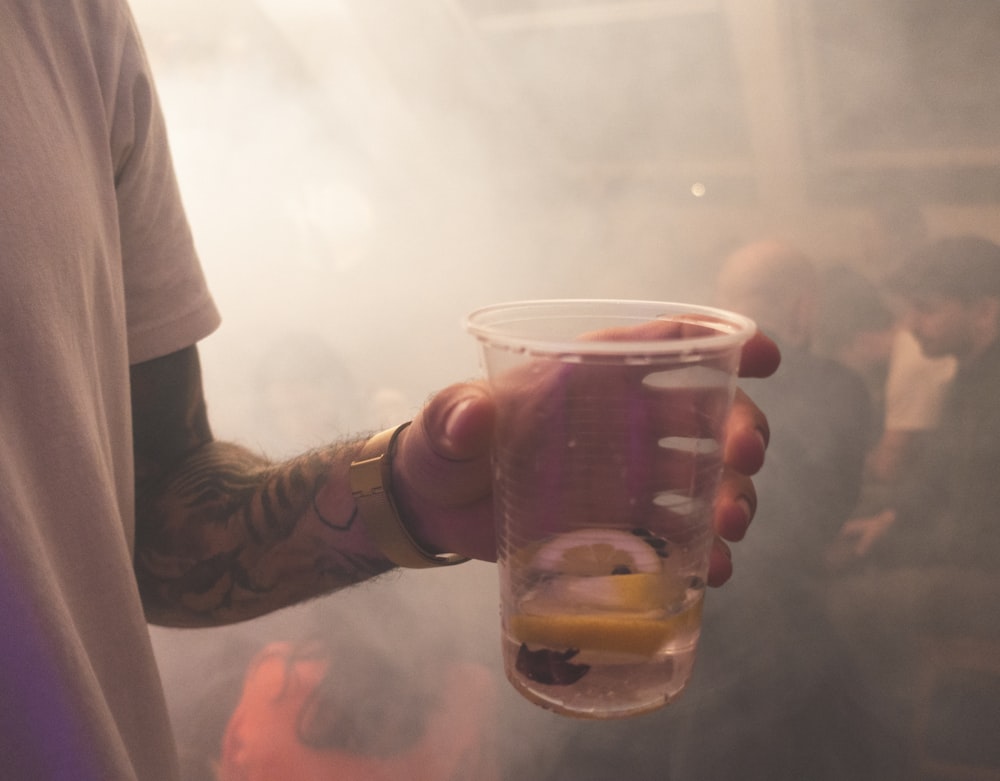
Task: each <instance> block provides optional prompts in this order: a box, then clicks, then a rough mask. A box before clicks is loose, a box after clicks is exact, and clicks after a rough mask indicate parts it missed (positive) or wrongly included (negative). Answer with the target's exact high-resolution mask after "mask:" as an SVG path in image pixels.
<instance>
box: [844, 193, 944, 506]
mask: <svg viewBox="0 0 1000 781" xmlns="http://www.w3.org/2000/svg"><path fill="white" fill-rule="evenodd" d="M927 241H928V230H927V223H926V220H925V219H924V214H923V211H922V210H921V209H920V207H919V205H918V204H916V203H912V202H910V201H908V200H907V199H905V198H899V199H896V200H890V201H889V202H886V203H884V204H882V205H881V206H879V207H878V208H876V209H874V210H873V212H872V224H871V230H870V231H869V233H868V235H867V240H866V242H865V244H866V249H865V252H864V259H865V261H866V264H867V268H868V269H869V273H870V275H871V279H872V281H873V282H874V283H875V285H876V286H877V287H878V288H879V290H880V291H882V294H883V296H885V298H886V300H887V301H888V303H889V304H890V305H892V304H893V300H894V296H892V295H891V291H890V290H888V289H887V287H891V285H890V284H888V283H889V281H890V280H892V279H893V278H894V276H895V275H896V274H898V273H899V270H900V268H901V267H902V265H903V264H904V263H905V262H906V261H907V259H908V258H910V256H911V255H912V254H913V253H914V252H915V251H916V250H917V249H918V248H920V247H922V246H923V245H925V244H926V243H927ZM954 373H955V359H954V356H951V355H927V354H926V353H925V352H924V351H923V350H922V349H921V348H920V345H919V344H918V343H917V341H916V339H915V338H914V336H913V334H912V333H911V331H910V329H908V328H907V327H906V323H905V322H904V320H903V317H901V316H900V317H897V326H896V329H895V335H894V338H893V341H892V346H891V348H890V354H889V366H888V375H887V377H886V384H885V392H884V396H883V399H884V401H883V405H884V406H883V415H884V417H883V425H882V434H881V437H880V438H879V441H878V444H876V445H875V447H874V448H873V449H872V453H871V456H870V457H869V460H868V472H869V477H870V478H871V480H872V481H873V483H876V484H881V485H882V486H891V485H892V484H893V483H894V482H895V481H896V480H897V479H899V478H900V476H901V475H903V474H904V473H906V472H907V471H909V470H910V468H911V467H912V466H913V464H914V462H915V461H916V460H917V459H918V458H919V456H920V453H921V451H922V449H923V448H924V447H925V445H926V444H927V439H928V438H929V437H930V436H931V433H932V432H933V431H934V429H936V428H937V425H938V418H939V416H940V414H941V404H942V403H943V400H944V397H945V393H946V392H947V388H948V384H949V383H950V382H951V378H952V376H954Z"/></svg>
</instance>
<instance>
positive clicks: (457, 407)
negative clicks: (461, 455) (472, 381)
mask: <svg viewBox="0 0 1000 781" xmlns="http://www.w3.org/2000/svg"><path fill="white" fill-rule="evenodd" d="M471 403H472V399H470V398H468V397H466V398H464V399H459V400H458V401H457V402H455V403H454V404H453V405H452V406H451V409H449V410H448V414H447V416H446V417H445V420H444V438H445V442H446V443H447V445H448V447H454V446H455V444H456V442H457V439H458V435H459V430H460V428H461V422H462V415H463V413H464V412H465V410H466V409H468V407H469V405H470V404H471Z"/></svg>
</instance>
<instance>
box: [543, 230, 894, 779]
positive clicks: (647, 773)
mask: <svg viewBox="0 0 1000 781" xmlns="http://www.w3.org/2000/svg"><path fill="white" fill-rule="evenodd" d="M817 284H818V274H817V270H816V268H815V265H814V263H813V261H812V260H811V259H810V258H809V257H807V256H806V255H805V254H804V253H803V252H802V251H801V250H799V249H798V248H796V247H794V246H791V245H789V244H787V243H785V242H781V241H777V240H763V241H757V242H753V243H751V244H747V245H744V246H742V247H740V248H739V249H737V250H736V251H735V252H733V253H731V254H730V255H729V256H727V257H726V258H725V259H724V262H723V264H722V266H721V268H720V271H719V272H718V275H717V278H716V294H715V295H716V298H715V300H716V303H717V304H718V305H719V306H722V307H725V308H727V309H730V310H734V311H737V312H740V313H742V314H745V315H747V316H749V317H751V318H754V319H755V320H756V321H757V322H758V324H759V325H760V327H761V328H763V329H764V330H765V331H766V332H767V333H769V334H771V335H773V337H774V339H775V341H776V342H777V343H778V344H779V346H780V348H781V352H782V362H781V366H780V367H779V369H778V371H777V372H776V373H775V374H774V376H773V377H771V378H770V379H769V381H768V383H767V384H766V386H765V385H763V384H756V383H753V382H752V381H750V382H747V381H743V382H741V386H742V387H744V388H745V389H746V390H747V391H748V392H749V393H751V394H753V395H754V398H756V399H759V401H760V403H761V404H762V408H763V409H764V410H765V411H766V412H767V414H768V421H769V424H770V426H771V440H770V445H769V448H768V463H767V466H766V467H765V468H764V469H763V470H761V472H760V474H759V475H758V476H757V484H758V485H759V487H760V494H759V501H758V504H757V515H758V517H760V518H766V519H767V524H766V526H767V528H766V529H763V528H761V529H759V530H757V533H755V534H754V535H753V536H752V537H751V538H749V539H747V540H745V541H744V542H743V543H742V548H741V549H742V550H743V551H744V552H745V555H746V557H747V560H748V561H749V562H750V565H749V566H747V567H746V568H741V569H740V572H739V573H738V575H737V578H738V582H739V585H740V588H739V589H733V590H732V591H730V592H728V593H720V594H718V595H711V596H710V597H709V598H707V599H706V600H705V607H704V611H705V613H704V620H703V624H702V633H701V640H700V641H699V647H698V657H697V661H696V663H695V669H694V677H693V679H692V681H691V684H690V685H689V686H688V688H687V690H686V691H685V693H684V695H683V696H682V697H681V698H679V700H678V701H677V702H676V703H672V704H671V705H670V707H669V708H666V709H664V710H662V711H659V712H656V713H653V714H649V715H648V716H643V717H641V718H640V719H638V720H630V722H629V723H627V724H602V725H599V726H589V725H579V726H576V727H575V728H574V730H573V734H572V735H570V736H569V737H566V738H564V740H565V747H564V749H563V752H562V754H561V757H562V764H560V765H558V766H557V767H556V769H555V770H554V771H553V772H552V774H551V775H548V776H544V778H551V779H553V781H556V780H557V779H562V778H570V777H571V778H574V779H577V780H578V781H601V780H602V779H608V778H629V779H632V780H633V781H663V780H664V779H678V781H687V780H688V779H699V780H700V779H706V780H707V779H731V778H733V779H735V778H739V779H742V780H743V781H799V779H810V781H822V780H824V779H829V781H843V779H848V778H849V779H852V780H856V779H867V780H870V781H886V779H889V778H894V776H893V775H892V772H893V771H892V768H891V766H890V763H891V761H892V760H891V758H888V757H883V756H881V755H880V752H881V751H882V748H883V745H884V741H883V740H882V737H881V735H879V734H877V733H876V732H875V731H874V729H873V727H872V725H871V724H869V722H868V720H867V718H866V716H865V712H864V708H863V705H862V703H861V702H860V701H859V699H860V697H861V696H863V695H862V693H860V692H857V691H855V690H854V689H852V687H851V686H850V683H851V675H850V667H849V665H847V664H845V662H844V655H843V654H842V653H841V652H840V650H839V648H838V646H837V644H836V635H835V633H834V631H833V627H832V626H831V625H830V622H829V618H828V616H827V613H826V609H827V599H826V589H827V575H826V568H825V567H824V564H823V562H824V555H825V551H826V548H827V546H828V545H829V544H830V543H831V542H832V541H833V540H834V539H835V538H836V535H837V532H838V530H839V529H840V527H841V525H842V524H843V523H844V521H845V520H847V519H848V518H849V517H850V515H851V513H852V512H853V511H854V508H855V502H856V501H857V499H858V496H859V494H860V491H861V484H862V473H863V470H864V462H865V457H866V454H867V452H868V449H869V447H870V445H871V444H872V441H873V412H872V404H871V400H870V398H869V394H868V391H867V389H866V387H865V384H864V382H863V381H862V379H861V378H860V377H859V376H858V375H857V374H855V373H854V372H852V371H851V370H849V369H847V368H845V367H844V366H842V365H841V364H839V363H837V362H835V361H834V360H832V359H830V358H826V357H822V356H820V355H817V354H816V353H815V352H814V350H813V346H812V341H813V337H814V334H815V329H816V327H817V322H816V321H817V316H818V312H817V305H818V297H819V290H818V287H817ZM733 711H736V712H739V713H740V714H741V717H740V718H739V719H736V720H729V719H722V715H723V714H725V713H729V712H733ZM723 721H724V723H723ZM662 735H675V736H677V739H676V740H669V741H664V740H663V739H662ZM567 767H568V768H570V770H569V772H567V770H566V768H567ZM561 773H567V774H566V775H561Z"/></svg>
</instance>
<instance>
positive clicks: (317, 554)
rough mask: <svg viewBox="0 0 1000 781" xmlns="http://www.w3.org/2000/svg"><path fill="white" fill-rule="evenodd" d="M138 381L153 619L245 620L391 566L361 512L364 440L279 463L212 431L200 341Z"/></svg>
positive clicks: (140, 498)
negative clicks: (358, 480)
mask: <svg viewBox="0 0 1000 781" xmlns="http://www.w3.org/2000/svg"><path fill="white" fill-rule="evenodd" d="M131 379H132V416H133V432H134V440H135V443H134V444H135V448H134V449H135V468H136V550H135V570H136V576H137V578H138V581H139V587H140V590H141V593H142V597H143V603H144V605H145V606H146V611H147V616H148V618H149V620H150V621H153V622H155V623H164V624H173V625H186V626H200V625H209V624H218V623H225V622H231V621H240V620H243V619H246V618H251V617H253V616H256V615H260V614H262V613H266V612H268V611H270V610H274V609H276V608H279V607H283V606H284V605H287V604H291V603H293V602H297V601H301V600H303V599H307V598H309V597H312V596H317V595H319V594H323V593H326V592H329V591H332V590H334V589H337V588H340V587H342V586H345V585H348V584H350V583H356V582H358V581H360V580H364V579H365V578H369V577H372V576H373V575H376V574H378V573H380V572H383V571H385V570H386V569H388V568H389V566H390V565H389V563H388V562H387V561H386V560H385V559H384V558H382V557H381V556H380V555H379V554H378V552H377V551H376V550H375V549H374V548H373V547H372V545H371V542H370V541H369V540H368V539H367V538H366V536H365V533H364V530H363V529H362V528H361V527H360V524H355V523H353V522H352V518H354V516H355V513H356V509H355V506H354V502H353V499H352V498H351V494H350V489H349V488H348V486H347V467H348V463H349V462H350V460H351V455H352V454H353V453H354V452H355V451H356V446H354V445H344V446H342V447H330V448H326V449H323V450H318V451H315V452H313V453H309V454H306V455H304V456H301V457H299V458H296V459H293V460H291V461H288V462H285V463H281V464H275V463H271V462H269V461H268V460H267V459H265V458H263V457H262V456H260V455H257V454H255V453H252V452H250V451H249V450H246V449H245V448H242V447H239V446H237V445H233V444H229V443H224V442H216V441H214V440H213V439H212V433H211V431H210V429H209V426H208V418H207V414H206V411H205V401H204V397H203V395H202V391H201V372H200V368H199V362H198V354H197V351H196V350H195V349H194V348H193V347H192V348H188V349H186V350H181V351H179V352H176V353H173V354H171V355H167V356H164V357H163V358H157V359H155V360H152V361H147V362H145V363H141V364H138V365H136V366H134V367H132V376H131ZM330 475H337V476H339V477H337V478H331V477H330Z"/></svg>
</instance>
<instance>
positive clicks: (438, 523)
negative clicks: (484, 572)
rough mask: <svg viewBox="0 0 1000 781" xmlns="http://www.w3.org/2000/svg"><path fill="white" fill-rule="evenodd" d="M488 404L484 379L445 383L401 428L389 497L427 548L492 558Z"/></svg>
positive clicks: (490, 403) (492, 408) (490, 400)
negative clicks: (394, 500) (472, 381)
mask: <svg viewBox="0 0 1000 781" xmlns="http://www.w3.org/2000/svg"><path fill="white" fill-rule="evenodd" d="M494 419H495V406H494V403H493V397H492V396H491V395H490V392H489V390H488V389H487V388H486V386H485V385H482V384H474V383H466V384H459V385H452V386H451V387H449V388H446V389H445V390H443V391H441V392H440V393H438V394H437V395H436V396H434V397H433V398H432V399H431V400H430V401H429V402H428V403H427V406H425V407H424V409H423V410H421V411H420V413H419V414H418V415H417V416H416V417H415V418H414V419H413V424H412V425H411V426H409V427H408V428H406V429H404V430H403V432H401V435H400V438H399V441H398V443H397V449H396V455H395V457H394V458H393V495H394V497H395V499H396V502H397V505H399V507H400V509H401V510H402V511H403V513H404V516H405V517H407V518H408V519H409V522H410V523H411V524H412V526H413V532H414V533H415V535H416V536H417V538H418V539H419V540H422V541H423V542H425V543H426V544H427V546H428V548H429V549H436V550H440V551H449V552H453V553H461V554H463V555H471V556H473V557H475V558H480V559H487V560H490V559H492V558H494V557H495V555H496V554H495V535H494V531H493V512H492V470H491V466H490V445H491V442H492V437H493V423H494Z"/></svg>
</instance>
